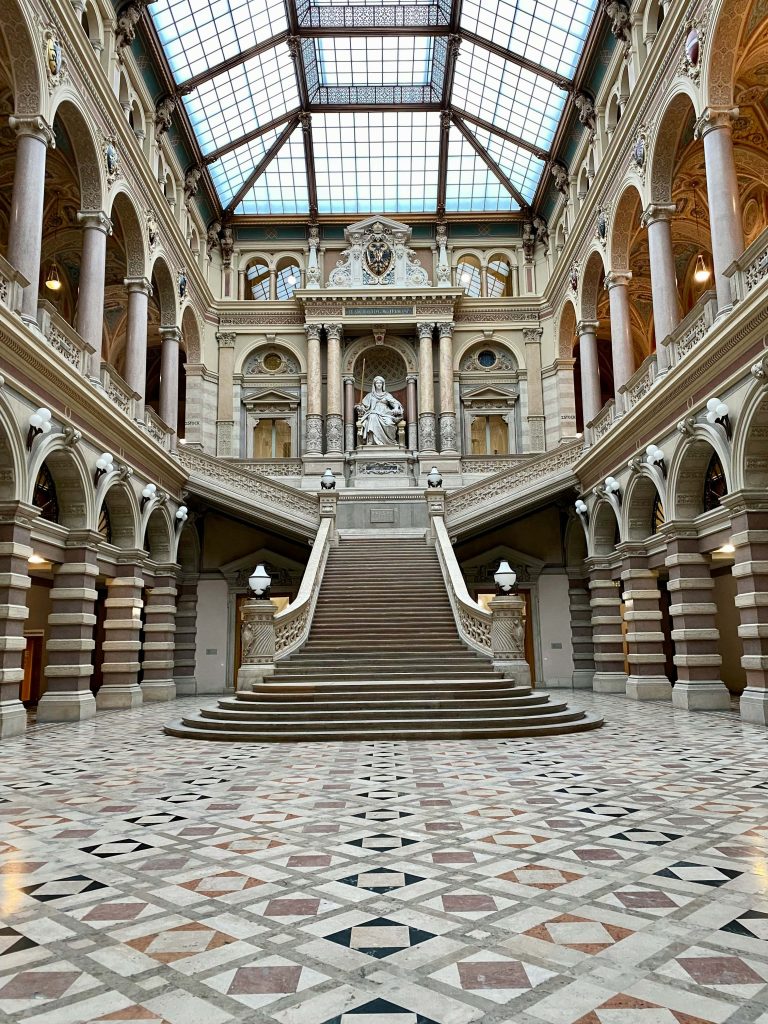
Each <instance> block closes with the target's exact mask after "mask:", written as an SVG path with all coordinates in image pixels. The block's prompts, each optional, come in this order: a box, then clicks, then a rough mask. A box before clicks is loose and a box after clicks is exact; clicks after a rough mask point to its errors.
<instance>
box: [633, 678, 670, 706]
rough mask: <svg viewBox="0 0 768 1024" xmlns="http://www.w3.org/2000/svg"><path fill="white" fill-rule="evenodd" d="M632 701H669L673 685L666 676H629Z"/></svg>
mask: <svg viewBox="0 0 768 1024" xmlns="http://www.w3.org/2000/svg"><path fill="white" fill-rule="evenodd" d="M627 696H628V697H629V699H630V700H669V699H670V697H671V696H672V683H670V681H669V680H668V679H667V677H666V676H627Z"/></svg>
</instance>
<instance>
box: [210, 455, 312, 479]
mask: <svg viewBox="0 0 768 1024" xmlns="http://www.w3.org/2000/svg"><path fill="white" fill-rule="evenodd" d="M222 461H223V462H227V463H231V464H232V465H235V466H239V467H240V469H242V470H245V472H246V473H256V474H258V475H261V476H277V477H300V476H301V474H302V473H303V472H304V470H303V463H302V461H301V459H267V460H256V459H223V460H222Z"/></svg>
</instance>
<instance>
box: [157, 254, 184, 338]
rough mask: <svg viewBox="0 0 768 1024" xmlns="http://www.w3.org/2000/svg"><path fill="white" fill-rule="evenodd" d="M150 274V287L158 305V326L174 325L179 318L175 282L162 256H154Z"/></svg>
mask: <svg viewBox="0 0 768 1024" xmlns="http://www.w3.org/2000/svg"><path fill="white" fill-rule="evenodd" d="M151 275H152V276H151V281H152V288H153V290H154V294H155V296H156V297H157V303H158V306H159V307H160V326H161V327H176V325H177V323H178V319H179V306H178V300H177V289H176V282H175V280H174V277H173V274H172V273H171V270H170V267H169V266H168V263H167V261H166V259H165V257H164V256H162V255H158V256H156V257H155V259H154V261H153V263H152V269H151Z"/></svg>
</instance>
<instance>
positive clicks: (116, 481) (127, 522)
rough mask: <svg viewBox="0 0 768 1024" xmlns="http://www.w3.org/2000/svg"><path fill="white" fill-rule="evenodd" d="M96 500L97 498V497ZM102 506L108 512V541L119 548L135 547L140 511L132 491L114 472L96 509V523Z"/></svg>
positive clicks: (137, 544)
mask: <svg viewBox="0 0 768 1024" xmlns="http://www.w3.org/2000/svg"><path fill="white" fill-rule="evenodd" d="M97 500H98V499H97ZM102 507H104V508H106V510H107V512H108V514H109V525H110V531H111V537H110V543H111V544H114V545H115V546H116V547H119V548H137V547H140V546H141V545H140V544H139V528H140V526H139V524H140V512H139V505H138V502H137V501H136V495H135V493H134V491H133V490H132V489H131V488H130V487H129V485H128V484H127V483H126V481H125V480H121V479H120V477H119V476H118V475H117V474H116V475H115V476H114V477H113V479H112V480H110V481H109V483H108V484H107V487H106V488H105V491H104V494H103V495H101V501H100V503H99V505H98V508H97V510H96V522H97V523H98V521H99V518H100V514H101V509H102Z"/></svg>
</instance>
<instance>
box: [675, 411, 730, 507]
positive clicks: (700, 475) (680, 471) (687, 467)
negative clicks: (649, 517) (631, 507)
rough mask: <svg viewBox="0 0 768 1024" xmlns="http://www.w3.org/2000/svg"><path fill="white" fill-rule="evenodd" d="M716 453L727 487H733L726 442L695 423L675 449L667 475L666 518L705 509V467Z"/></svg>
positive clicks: (712, 430) (713, 432)
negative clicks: (688, 434)
mask: <svg viewBox="0 0 768 1024" xmlns="http://www.w3.org/2000/svg"><path fill="white" fill-rule="evenodd" d="M713 454H714V455H717V457H718V459H719V460H720V465H721V466H722V468H723V473H724V475H725V482H726V486H727V489H728V491H729V492H730V491H731V490H733V484H732V474H731V459H730V453H729V451H728V446H727V444H726V443H725V440H724V438H721V437H720V436H719V434H718V432H717V431H716V430H714V429H711V428H710V427H708V426H705V425H703V424H699V425H697V426H696V427H695V428H694V430H693V433H692V434H691V435H690V436H688V437H686V438H685V439H684V440H683V441H682V442H681V443H680V444H679V445H678V447H677V449H676V450H675V452H674V454H673V456H672V459H671V461H670V464H669V472H668V475H667V503H668V509H667V518H669V519H684V520H689V519H695V518H696V517H697V516H700V515H701V514H702V513H703V512H704V511H705V509H704V486H705V481H706V473H707V467H708V466H709V464H710V460H711V459H712V456H713Z"/></svg>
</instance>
